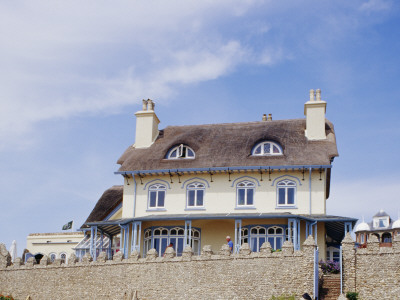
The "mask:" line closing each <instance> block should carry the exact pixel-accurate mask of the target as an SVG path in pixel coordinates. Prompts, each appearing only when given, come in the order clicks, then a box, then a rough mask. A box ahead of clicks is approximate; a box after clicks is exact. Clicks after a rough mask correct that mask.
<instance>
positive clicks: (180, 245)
mask: <svg viewBox="0 0 400 300" xmlns="http://www.w3.org/2000/svg"><path fill="white" fill-rule="evenodd" d="M183 240H184V238H179V239H178V247H175V249H176V252H177V254H178V255H182V251H183Z"/></svg>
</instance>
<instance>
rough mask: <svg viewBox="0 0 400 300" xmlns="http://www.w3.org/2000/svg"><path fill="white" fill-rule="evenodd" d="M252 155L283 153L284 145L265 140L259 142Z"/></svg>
mask: <svg viewBox="0 0 400 300" xmlns="http://www.w3.org/2000/svg"><path fill="white" fill-rule="evenodd" d="M251 154H252V155H257V156H262V155H282V154H283V152H282V147H281V146H279V145H278V144H277V143H275V142H270V141H264V142H261V143H258V144H257V145H256V146H255V147H254V148H253V151H252V153H251Z"/></svg>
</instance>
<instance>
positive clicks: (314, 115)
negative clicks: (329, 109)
mask: <svg viewBox="0 0 400 300" xmlns="http://www.w3.org/2000/svg"><path fill="white" fill-rule="evenodd" d="M325 113H326V102H325V101H322V100H321V90H320V89H318V90H316V91H315V93H314V90H310V101H307V102H306V103H305V104H304V115H305V116H306V131H305V135H306V137H307V139H309V140H324V139H326V135H325Z"/></svg>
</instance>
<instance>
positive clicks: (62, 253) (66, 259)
mask: <svg viewBox="0 0 400 300" xmlns="http://www.w3.org/2000/svg"><path fill="white" fill-rule="evenodd" d="M62 255H65V260H64V261H62ZM60 259H61V262H63V263H64V264H66V263H68V255H67V253H66V252H61V253H60Z"/></svg>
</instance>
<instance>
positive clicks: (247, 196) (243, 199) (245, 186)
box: [236, 180, 255, 207]
mask: <svg viewBox="0 0 400 300" xmlns="http://www.w3.org/2000/svg"><path fill="white" fill-rule="evenodd" d="M254 190H255V184H254V183H253V182H251V181H248V180H246V181H241V182H239V183H238V184H237V185H236V206H237V207H241V206H253V205H254Z"/></svg>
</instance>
